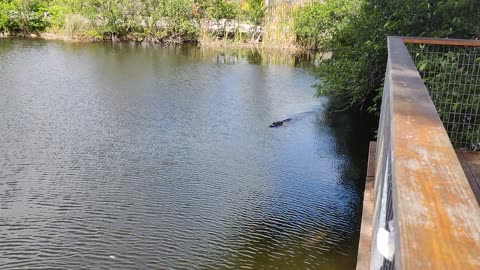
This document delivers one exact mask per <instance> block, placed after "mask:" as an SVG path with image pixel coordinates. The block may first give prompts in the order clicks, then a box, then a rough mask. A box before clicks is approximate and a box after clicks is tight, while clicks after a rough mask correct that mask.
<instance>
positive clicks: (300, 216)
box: [0, 40, 362, 270]
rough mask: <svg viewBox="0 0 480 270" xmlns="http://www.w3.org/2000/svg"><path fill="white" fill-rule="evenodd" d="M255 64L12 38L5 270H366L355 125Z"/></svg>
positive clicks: (3, 75)
mask: <svg viewBox="0 0 480 270" xmlns="http://www.w3.org/2000/svg"><path fill="white" fill-rule="evenodd" d="M254 58H255V57H254ZM249 59H250V58H249V56H248V55H247V56H238V55H235V54H233V55H228V54H224V53H221V52H213V53H208V52H205V51H203V50H201V49H198V48H152V47H147V46H130V45H126V44H117V45H108V44H68V43H61V42H51V41H50V42H46V41H36V40H0V138H1V141H0V169H1V171H0V213H1V214H0V242H1V245H0V268H1V269H4V270H7V269H351V268H352V267H353V265H354V261H355V256H356V254H355V253H356V248H355V245H356V241H357V237H358V236H357V234H358V220H359V216H358V209H359V203H360V201H361V200H360V198H361V196H360V192H359V189H360V187H359V184H358V183H359V181H360V179H361V177H360V176H361V173H362V172H361V169H360V168H361V166H360V165H359V164H360V162H359V161H358V160H357V159H355V158H354V157H353V155H352V150H351V149H352V145H354V144H356V143H357V141H356V138H357V136H355V134H354V130H353V129H352V128H351V126H352V123H351V120H350V117H349V116H347V115H330V114H327V113H325V109H324V108H325V106H326V103H327V100H325V99H322V98H320V99H318V98H315V97H314V92H315V90H314V89H313V88H312V84H314V83H315V80H314V79H313V77H312V76H311V75H310V74H309V73H308V72H307V71H305V70H304V69H302V68H293V67H289V66H285V65H258V64H256V63H254V62H252V61H250V60H249ZM303 112H306V113H303ZM286 117H293V120H292V121H291V122H289V123H288V124H286V125H284V126H282V127H279V128H276V129H272V128H269V127H268V125H269V124H270V123H271V122H273V121H276V120H280V119H282V118H286Z"/></svg>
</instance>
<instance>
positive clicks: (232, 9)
mask: <svg viewBox="0 0 480 270" xmlns="http://www.w3.org/2000/svg"><path fill="white" fill-rule="evenodd" d="M204 8H205V14H206V17H207V18H209V19H214V20H221V19H226V20H233V19H235V18H236V16H237V15H238V11H239V6H238V3H237V2H236V1H234V0H207V1H205V5H204Z"/></svg>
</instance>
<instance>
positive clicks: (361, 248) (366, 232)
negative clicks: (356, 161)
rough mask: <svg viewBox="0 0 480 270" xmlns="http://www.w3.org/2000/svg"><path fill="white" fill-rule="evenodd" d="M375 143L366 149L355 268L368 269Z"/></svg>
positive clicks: (372, 207) (358, 269)
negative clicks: (365, 169) (365, 167)
mask: <svg viewBox="0 0 480 270" xmlns="http://www.w3.org/2000/svg"><path fill="white" fill-rule="evenodd" d="M376 149H377V143H376V142H370V146H369V149H368V166H367V177H366V179H365V191H364V192H363V209H362V225H361V227H360V240H359V242H358V254H357V267H356V270H368V269H370V255H371V253H370V250H371V247H372V230H373V227H372V225H373V209H374V203H375V194H374V192H375V187H374V186H375V164H376V157H375V154H376Z"/></svg>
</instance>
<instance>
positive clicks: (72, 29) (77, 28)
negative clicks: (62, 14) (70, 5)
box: [64, 14, 89, 39]
mask: <svg viewBox="0 0 480 270" xmlns="http://www.w3.org/2000/svg"><path fill="white" fill-rule="evenodd" d="M88 28H89V21H88V20H87V19H86V18H85V17H83V16H82V15H80V14H70V15H68V16H67V17H66V18H65V25H64V30H65V36H66V37H67V38H68V39H75V38H77V37H79V36H81V35H83V34H84V33H85V32H86V31H88Z"/></svg>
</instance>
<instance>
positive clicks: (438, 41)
mask: <svg viewBox="0 0 480 270" xmlns="http://www.w3.org/2000/svg"><path fill="white" fill-rule="evenodd" d="M401 39H402V40H403V42H404V43H409V44H429V45H444V46H470V47H480V40H477V39H453V38H425V37H401Z"/></svg>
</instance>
